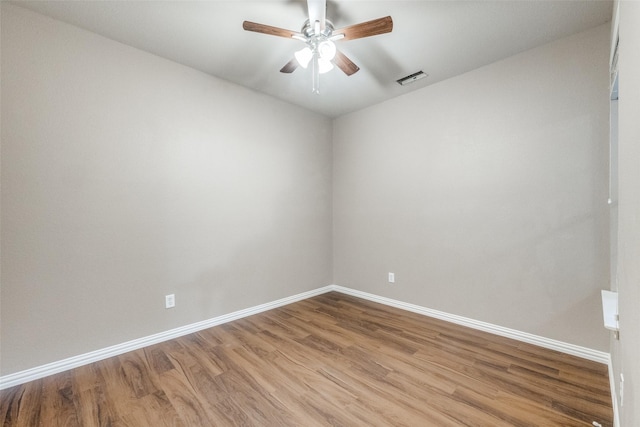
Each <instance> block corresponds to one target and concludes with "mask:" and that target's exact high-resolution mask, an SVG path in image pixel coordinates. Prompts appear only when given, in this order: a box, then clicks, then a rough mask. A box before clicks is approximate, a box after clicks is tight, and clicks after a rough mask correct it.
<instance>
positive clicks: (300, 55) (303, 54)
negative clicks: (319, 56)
mask: <svg viewBox="0 0 640 427" xmlns="http://www.w3.org/2000/svg"><path fill="white" fill-rule="evenodd" d="M293 55H294V56H295V58H296V61H298V64H300V66H301V67H302V68H307V67H308V66H309V62H311V58H313V52H312V51H311V49H309V47H308V46H305V48H304V49H300V50H299V51H297V52H296V53H294V54H293Z"/></svg>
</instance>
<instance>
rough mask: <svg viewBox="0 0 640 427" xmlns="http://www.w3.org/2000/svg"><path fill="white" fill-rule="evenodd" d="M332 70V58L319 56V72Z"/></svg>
mask: <svg viewBox="0 0 640 427" xmlns="http://www.w3.org/2000/svg"><path fill="white" fill-rule="evenodd" d="M331 70H333V64H332V63H331V61H330V60H328V59H324V58H322V57H320V58H318V72H319V73H320V74H324V73H328V72H329V71H331Z"/></svg>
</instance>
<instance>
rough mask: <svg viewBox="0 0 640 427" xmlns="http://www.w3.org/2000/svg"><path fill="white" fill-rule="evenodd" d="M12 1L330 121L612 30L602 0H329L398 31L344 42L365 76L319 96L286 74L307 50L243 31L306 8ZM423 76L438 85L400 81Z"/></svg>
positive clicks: (272, 0)
mask: <svg viewBox="0 0 640 427" xmlns="http://www.w3.org/2000/svg"><path fill="white" fill-rule="evenodd" d="M13 3H14V4H18V5H20V6H23V7H25V8H28V9H31V10H34V11H37V12H40V13H43V14H46V15H49V16H51V17H53V18H56V19H59V20H61V21H65V22H68V23H71V24H74V25H77V26H79V27H82V28H85V29H87V30H90V31H93V32H95V33H98V34H101V35H104V36H106V37H108V38H111V39H114V40H117V41H120V42H122V43H125V44H127V45H130V46H134V47H137V48H139V49H142V50H145V51H148V52H152V53H154V54H157V55H159V56H162V57H164V58H168V59H171V60H173V61H176V62H179V63H182V64H185V65H188V66H190V67H193V68H196V69H198V70H201V71H203V72H205V73H208V74H211V75H214V76H217V77H219V78H222V79H225V80H228V81H231V82H234V83H237V84H239V85H241V86H245V87H247V88H251V89H253V90H256V91H258V92H263V93H266V94H269V95H272V96H275V97H277V98H280V99H283V100H285V101H287V102H290V103H293V104H296V105H299V106H302V107H304V108H307V109H310V110H313V111H316V112H319V113H322V114H324V115H327V116H330V117H336V116H339V115H341V114H345V113H348V112H351V111H355V110H358V109H361V108H364V107H367V106H369V105H372V104H375V103H378V102H380V101H383V100H385V99H389V98H392V97H395V96H399V95H402V94H404V93H407V92H408V91H412V90H416V89H419V88H422V87H424V86H426V85H429V84H433V83H435V82H438V81H441V80H444V79H447V78H450V77H453V76H456V75H459V74H462V73H465V72H467V71H470V70H473V69H475V68H478V67H481V66H483V65H486V64H489V63H491V62H495V61H497V60H500V59H502V58H506V57H508V56H511V55H513V54H515V53H518V52H522V51H524V50H527V49H530V48H533V47H535V46H539V45H541V44H544V43H548V42H550V41H552V40H555V39H558V38H561V37H565V36H567V35H570V34H574V33H577V32H580V31H583V30H586V29H589V28H592V27H595V26H597V25H600V24H603V23H605V22H607V21H610V20H611V11H612V2H611V1H602V0H571V1H556V0H535V1H526V0H511V1H505V0H502V1H489V0H482V1H457V0H447V1H429V0H420V1H419V0H413V1H402V0H373V1H356V0H351V1H347V0H329V1H328V4H327V19H330V20H332V21H333V23H334V25H335V27H336V28H340V27H343V26H347V25H351V24H356V23H360V22H363V21H368V20H371V19H375V18H381V17H384V16H387V15H391V17H392V18H393V22H394V28H393V32H391V33H389V34H384V35H379V36H373V37H369V38H364V39H358V40H351V41H346V42H338V43H337V44H338V48H339V49H340V50H341V51H342V52H343V53H345V54H346V55H347V56H348V57H349V58H350V59H351V60H353V61H354V62H355V63H356V64H357V65H359V66H360V71H359V72H357V73H356V74H354V75H352V76H350V77H347V76H346V75H345V74H343V73H342V72H341V71H340V70H339V69H337V68H336V69H334V70H333V71H331V72H330V73H328V74H324V75H322V76H321V78H320V90H321V93H320V94H319V95H315V94H313V93H311V75H310V71H309V70H305V69H302V68H299V69H298V70H296V71H295V72H294V73H293V74H283V73H280V72H279V70H280V68H281V67H282V66H283V65H284V64H285V63H287V62H288V61H289V60H290V59H292V58H293V53H294V52H295V51H296V50H299V49H301V48H302V47H303V44H302V43H301V42H299V41H296V40H289V39H286V38H281V37H274V36H269V35H265V34H258V33H252V32H247V31H244V30H243V29H242V22H243V21H244V20H249V21H254V22H259V23H262V24H267V25H272V26H276V27H281V28H285V29H290V30H295V31H300V28H301V26H302V24H303V22H304V21H305V19H306V15H307V8H306V1H305V0H261V1H244V0H216V1H189V0H174V1H153V0H151V1H149V0H147V1H99V0H87V1H77V0H74V1H17V2H13ZM419 70H424V72H425V73H427V74H428V75H429V77H427V78H426V79H423V80H420V81H418V82H416V83H413V84H411V85H409V86H404V87H402V86H400V85H398V84H397V83H396V80H397V79H399V78H401V77H404V76H406V75H408V74H412V73H414V72H416V71H419Z"/></svg>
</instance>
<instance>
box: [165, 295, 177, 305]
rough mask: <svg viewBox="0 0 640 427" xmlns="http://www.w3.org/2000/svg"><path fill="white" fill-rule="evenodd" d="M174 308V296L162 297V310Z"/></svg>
mask: <svg viewBox="0 0 640 427" xmlns="http://www.w3.org/2000/svg"><path fill="white" fill-rule="evenodd" d="M175 306H176V295H175V294H171V295H165V296H164V308H173V307H175Z"/></svg>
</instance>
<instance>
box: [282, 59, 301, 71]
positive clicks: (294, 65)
mask: <svg viewBox="0 0 640 427" xmlns="http://www.w3.org/2000/svg"><path fill="white" fill-rule="evenodd" d="M296 68H298V61H297V60H296V58H293V59H292V60H291V61H289V62H287V63H286V64H285V66H284V67H282V68H281V69H280V72H281V73H287V74H290V73H293V72H294V71H295V70H296Z"/></svg>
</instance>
